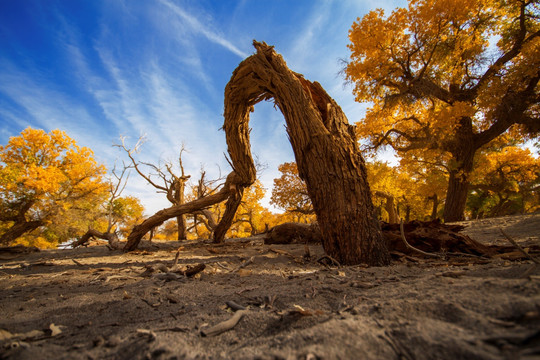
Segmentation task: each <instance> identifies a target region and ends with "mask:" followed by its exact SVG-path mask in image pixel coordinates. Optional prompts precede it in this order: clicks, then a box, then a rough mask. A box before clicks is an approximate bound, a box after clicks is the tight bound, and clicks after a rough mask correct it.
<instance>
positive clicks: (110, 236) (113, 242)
mask: <svg viewBox="0 0 540 360" xmlns="http://www.w3.org/2000/svg"><path fill="white" fill-rule="evenodd" d="M93 237H96V238H98V239H103V240H107V241H108V242H109V245H110V246H111V247H112V248H113V249H120V247H121V246H120V240H119V239H118V236H116V233H114V232H108V231H107V232H104V233H102V232H100V231H97V230H94V229H89V230H88V231H87V232H86V233H85V234H84V235H83V236H81V237H80V238H79V239H77V241H75V242H74V243H73V244H71V247H72V248H76V247H78V246H81V245H84V244H85V243H86V242H87V241H88V240H90V239H91V238H93Z"/></svg>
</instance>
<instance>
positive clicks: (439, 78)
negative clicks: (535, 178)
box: [345, 0, 540, 221]
mask: <svg viewBox="0 0 540 360" xmlns="http://www.w3.org/2000/svg"><path fill="white" fill-rule="evenodd" d="M539 18H540V5H539V3H538V2H537V1H525V0H510V1H498V0H439V1H431V0H410V1H409V6H408V8H397V9H395V10H394V11H393V12H392V13H391V14H390V15H388V16H386V15H385V14H384V12H383V10H375V11H371V12H370V13H368V14H367V15H365V16H364V17H363V18H362V19H358V21H357V22H355V23H354V24H353V26H352V29H351V30H350V33H349V38H350V41H351V43H350V45H349V48H350V50H351V59H350V62H349V64H348V65H347V67H346V69H345V72H346V76H347V78H348V80H350V81H351V82H353V83H354V86H355V88H354V93H355V95H356V100H357V101H360V102H372V104H373V105H372V107H371V108H370V109H369V111H368V112H367V115H366V117H365V119H364V120H363V121H361V122H359V123H358V124H357V131H358V134H359V136H360V137H363V138H367V139H368V140H369V142H370V146H371V147H374V148H379V147H381V146H385V145H389V146H391V147H393V148H394V149H395V150H396V151H397V152H398V153H399V154H400V155H403V156H416V157H417V158H420V159H422V158H423V156H424V152H425V151H436V152H439V153H440V154H441V155H440V156H441V157H444V158H446V163H445V166H446V167H447V168H448V174H449V181H448V187H447V196H446V202H445V208H444V219H445V221H454V220H461V219H462V218H463V212H464V209H465V203H466V199H467V193H468V190H469V184H470V176H471V171H472V170H473V165H474V157H475V154H476V153H477V152H478V150H479V149H481V148H482V147H484V146H486V144H489V143H490V142H491V141H493V140H494V139H496V138H497V137H499V136H500V135H501V134H504V133H507V134H510V135H511V136H512V137H513V138H514V139H518V140H519V141H523V140H524V139H529V138H533V137H536V136H538V133H539V131H540V119H539V116H538V115H539V110H540V106H539V104H540V101H539V100H540V90H539V85H538V82H539V80H540V22H539Z"/></svg>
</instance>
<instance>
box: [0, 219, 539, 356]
mask: <svg viewBox="0 0 540 360" xmlns="http://www.w3.org/2000/svg"><path fill="white" fill-rule="evenodd" d="M499 227H502V228H504V229H505V231H506V232H507V233H508V234H510V235H511V236H512V237H514V238H515V239H516V240H517V241H518V242H519V243H520V244H522V245H524V246H525V247H526V246H527V244H529V243H530V242H534V241H536V242H538V241H539V237H538V236H539V233H540V231H539V230H540V215H539V214H537V215H528V216H518V217H504V218H498V219H487V220H481V221H475V222H470V223H468V227H467V229H466V230H465V232H466V233H468V234H469V235H470V236H471V237H473V238H474V239H476V240H479V241H481V242H483V243H486V244H493V243H497V244H501V243H503V242H504V241H505V240H504V238H503V237H502V235H501V234H500V232H499V231H498V228H499ZM179 247H180V249H181V250H180V256H179V259H178V265H179V266H180V267H181V268H185V266H187V265H190V264H191V265H193V264H200V263H204V264H205V265H206V268H205V269H204V271H202V272H201V273H199V274H197V275H195V276H194V277H184V276H178V275H176V274H170V273H169V274H165V273H162V272H159V270H158V271H155V272H153V273H151V274H150V273H149V271H148V267H150V266H154V267H159V266H160V265H159V264H163V265H166V266H171V265H172V264H173V261H174V257H175V254H176V250H177V249H178V248H179ZM305 251H306V249H305V247H304V245H264V244H263V243H262V241H261V240H258V239H252V240H250V241H247V242H246V241H241V240H235V241H229V242H227V243H226V244H225V245H222V246H216V245H213V244H210V243H208V242H197V243H189V242H183V243H178V242H168V243H158V244H155V245H147V248H146V250H142V251H138V252H135V253H122V252H120V251H110V250H108V249H107V248H106V247H105V246H94V247H89V248H81V249H74V250H52V251H41V252H39V253H32V254H28V255H25V256H22V257H18V258H14V259H8V260H2V261H0V289H1V290H0V329H2V330H0V359H533V358H536V359H538V358H540V268H539V267H536V268H534V270H532V271H531V269H532V268H533V265H532V264H533V263H532V261H530V260H526V261H510V260H505V259H504V258H495V259H479V258H472V257H469V258H454V259H452V260H450V261H443V260H422V259H420V260H418V261H417V262H415V261H410V260H400V259H398V260H396V261H394V263H393V264H392V265H391V266H388V267H371V268H366V267H362V266H348V267H339V268H338V267H329V266H326V265H323V264H320V263H319V262H317V259H319V258H320V257H321V256H322V255H323V251H322V248H321V247H320V246H318V245H310V246H309V253H310V258H309V259H308V258H306V257H304V255H305ZM163 265H161V267H162V268H163ZM241 265H245V266H244V267H242V268H240V266H241ZM164 270H166V269H164ZM527 272H528V273H527ZM230 301H233V302H235V303H236V304H239V305H241V306H243V307H245V308H246V310H245V311H244V313H243V314H244V316H243V318H242V319H241V320H240V321H239V322H238V324H237V325H236V326H235V327H234V328H233V329H231V330H229V331H226V332H224V333H222V334H219V335H215V336H202V334H201V333H205V332H208V331H209V329H211V328H212V327H213V326H214V325H216V324H218V323H221V322H223V321H226V320H229V319H231V318H232V317H233V316H234V312H233V310H231V309H230V308H229V307H227V305H226V303H227V302H230Z"/></svg>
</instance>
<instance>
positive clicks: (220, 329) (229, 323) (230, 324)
mask: <svg viewBox="0 0 540 360" xmlns="http://www.w3.org/2000/svg"><path fill="white" fill-rule="evenodd" d="M247 313H248V310H239V311H237V312H235V313H234V315H233V316H232V317H231V318H230V319H229V320H226V321H223V322H220V323H219V324H217V325H214V326H212V327H210V328H208V329H204V330H201V336H215V335H219V334H221V333H224V332H225V331H229V330H231V329H232V328H234V327H235V326H236V324H238V322H239V321H240V320H242V318H243V317H244V315H246V314H247Z"/></svg>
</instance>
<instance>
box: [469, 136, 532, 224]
mask: <svg viewBox="0 0 540 360" xmlns="http://www.w3.org/2000/svg"><path fill="white" fill-rule="evenodd" d="M471 182H472V184H471V188H472V195H471V197H470V199H469V202H468V207H469V208H470V211H471V217H473V218H477V217H483V216H490V217H491V216H501V215H507V214H512V213H524V212H526V211H530V210H533V209H534V208H535V207H537V206H538V205H539V204H537V203H536V200H537V199H536V198H535V196H534V192H538V191H539V190H540V189H539V187H540V159H538V158H535V157H534V156H533V155H532V154H531V152H530V151H529V150H528V149H523V148H521V147H518V146H504V147H502V149H499V148H491V149H489V151H484V152H483V153H482V154H481V155H480V156H479V157H478V166H477V170H476V171H475V172H474V173H473V175H472V181H471Z"/></svg>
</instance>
